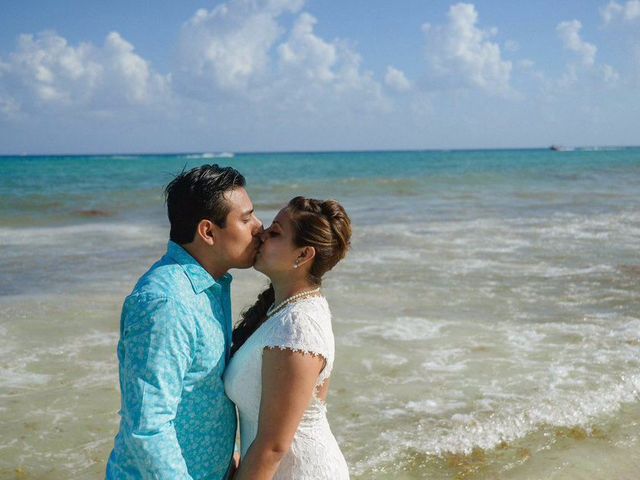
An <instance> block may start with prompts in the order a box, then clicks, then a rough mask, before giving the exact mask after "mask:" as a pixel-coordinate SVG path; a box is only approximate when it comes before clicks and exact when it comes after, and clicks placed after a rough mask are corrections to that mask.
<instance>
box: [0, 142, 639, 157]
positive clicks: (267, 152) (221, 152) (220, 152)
mask: <svg viewBox="0 0 640 480" xmlns="http://www.w3.org/2000/svg"><path fill="white" fill-rule="evenodd" d="M552 146H560V147H562V148H569V149H574V150H579V151H580V150H584V149H594V150H597V149H633V148H640V145H581V146H567V145H557V144H552V145H547V146H544V147H541V146H531V147H479V148H474V147H468V148H389V149H372V150H367V149H344V150H341V149H338V150H243V151H232V150H215V151H174V152H149V151H147V152H110V153H95V152H94V153H24V152H23V153H0V158H3V157H114V156H140V157H151V156H179V155H208V154H209V155H225V154H227V155H228V154H231V155H273V154H280V155H282V154H315V153H320V154H323V153H394V152H469V151H509V150H550V149H551V147H552ZM211 158H225V157H217V156H214V157H211Z"/></svg>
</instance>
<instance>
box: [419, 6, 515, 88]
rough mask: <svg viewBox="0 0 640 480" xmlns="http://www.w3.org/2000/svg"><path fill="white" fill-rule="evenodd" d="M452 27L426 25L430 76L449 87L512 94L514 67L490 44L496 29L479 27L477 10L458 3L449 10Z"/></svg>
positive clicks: (494, 44)
mask: <svg viewBox="0 0 640 480" xmlns="http://www.w3.org/2000/svg"><path fill="white" fill-rule="evenodd" d="M448 17H449V23H448V24H446V25H443V26H432V25H429V24H428V23H426V24H424V25H423V27H422V29H423V31H424V33H425V35H426V57H427V63H428V67H429V73H430V75H431V76H433V77H435V78H442V79H446V80H447V81H448V82H449V85H455V84H456V83H461V84H462V85H464V86H471V87H476V88H480V89H483V90H485V91H487V92H490V93H499V94H508V93H510V92H511V87H510V85H509V81H510V76H511V68H512V64H511V62H509V61H505V60H503V59H502V57H501V53H500V46H499V45H498V44H497V43H494V42H491V41H489V39H490V38H491V37H494V36H495V35H496V33H497V30H496V29H495V28H492V29H489V30H482V29H480V28H478V27H477V26H476V24H477V22H478V12H477V11H476V9H475V6H474V5H472V4H468V3H458V4H456V5H452V6H451V7H450V8H449V13H448Z"/></svg>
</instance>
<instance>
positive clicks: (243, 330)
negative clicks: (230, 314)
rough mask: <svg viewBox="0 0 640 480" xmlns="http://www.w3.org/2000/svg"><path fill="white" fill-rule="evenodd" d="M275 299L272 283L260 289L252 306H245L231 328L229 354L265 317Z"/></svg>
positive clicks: (235, 349) (233, 351) (244, 340)
mask: <svg viewBox="0 0 640 480" xmlns="http://www.w3.org/2000/svg"><path fill="white" fill-rule="evenodd" d="M274 300H275V291H274V290H273V285H271V284H269V287H268V288H267V289H266V290H264V291H262V293H260V295H258V300H256V303H254V304H253V305H252V306H250V307H249V308H247V309H246V310H245V311H244V312H242V314H241V318H242V320H241V321H240V323H239V324H238V325H237V326H236V328H234V329H233V336H232V339H233V345H232V346H231V355H233V354H234V353H236V352H237V351H238V349H239V348H240V347H241V346H242V344H243V343H244V342H246V341H247V339H248V338H249V337H250V336H251V334H253V332H255V331H256V330H257V329H258V327H259V326H260V325H262V323H263V322H264V321H265V320H266V318H267V310H269V307H270V306H271V305H272V304H273V302H274Z"/></svg>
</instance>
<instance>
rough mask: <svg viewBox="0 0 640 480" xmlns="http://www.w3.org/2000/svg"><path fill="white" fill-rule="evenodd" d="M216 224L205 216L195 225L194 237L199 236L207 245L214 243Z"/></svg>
mask: <svg viewBox="0 0 640 480" xmlns="http://www.w3.org/2000/svg"><path fill="white" fill-rule="evenodd" d="M216 226H217V225H216V224H215V223H213V222H212V221H211V220H207V219H206V218H205V219H202V220H200V222H199V223H198V226H197V227H196V237H199V238H200V240H201V241H203V242H204V243H206V244H207V245H210V246H211V245H214V244H215V243H216Z"/></svg>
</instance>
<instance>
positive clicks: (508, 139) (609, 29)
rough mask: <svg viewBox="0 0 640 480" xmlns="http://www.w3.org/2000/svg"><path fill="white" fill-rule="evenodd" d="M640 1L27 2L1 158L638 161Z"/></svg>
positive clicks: (9, 22) (3, 43)
mask: <svg viewBox="0 0 640 480" xmlns="http://www.w3.org/2000/svg"><path fill="white" fill-rule="evenodd" d="M639 120H640V0H613V1H610V0H601V1H597V0H580V1H578V0H564V1H562V2H558V1H557V0H556V1H550V0H538V1H536V2H524V1H511V2H505V1H497V0H493V1H489V0H477V1H474V2H451V1H441V0H432V1H427V0H422V1H418V0H398V1H395V2H390V1H388V0H387V1H381V0H367V1H362V0H361V1H355V0H341V1H336V0H333V1H329V0H306V1H305V0H228V1H225V2H221V1H201V0H173V1H168V0H156V1H155V2H142V1H131V0H130V1H126V2H125V1H122V0H111V1H109V2H104V1H97V0H58V1H56V2H51V1H48V0H39V1H36V0H23V1H20V2H3V5H2V12H1V13H0V154H83V153H161V152H167V153H171V152H222V151H231V152H247V151H249V152H250V151H318V150H319V151H326V150H393V149H464V148H527V147H546V146H549V145H551V144H559V145H566V146H595V145H638V144H640V138H639V134H640V127H639V125H640V121H639Z"/></svg>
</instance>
